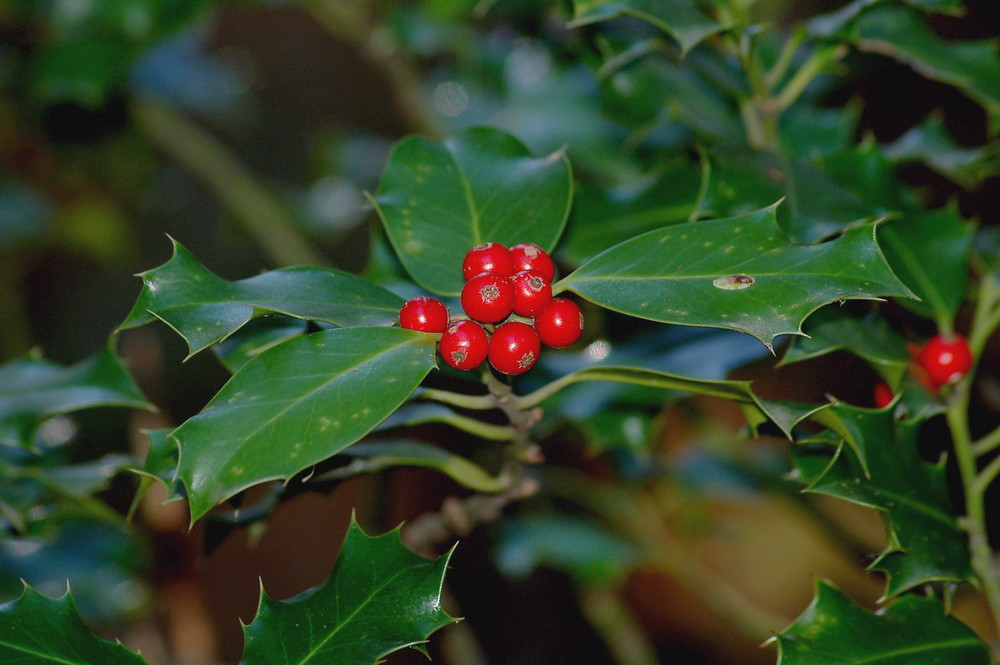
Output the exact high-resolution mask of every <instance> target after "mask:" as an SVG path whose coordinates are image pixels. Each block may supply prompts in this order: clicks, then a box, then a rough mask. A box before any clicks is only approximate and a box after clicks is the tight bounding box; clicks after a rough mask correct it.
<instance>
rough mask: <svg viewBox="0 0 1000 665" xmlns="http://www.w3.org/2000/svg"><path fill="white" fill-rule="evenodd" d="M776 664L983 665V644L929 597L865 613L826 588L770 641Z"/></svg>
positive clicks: (986, 659)
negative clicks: (958, 664)
mask: <svg viewBox="0 0 1000 665" xmlns="http://www.w3.org/2000/svg"><path fill="white" fill-rule="evenodd" d="M773 641H774V642H775V643H776V644H777V646H778V653H779V655H778V665H831V663H841V664H843V665H860V664H861V663H865V664H867V665H904V663H905V664H916V663H921V664H926V665H932V664H936V663H940V664H942V665H943V664H944V663H962V665H987V663H989V662H990V658H989V651H988V650H987V648H986V645H985V644H983V642H982V641H981V640H980V639H979V638H978V637H976V634H975V633H973V632H972V630H970V629H969V627H968V626H966V625H965V624H963V623H962V622H961V621H959V620H958V619H956V618H954V617H951V616H948V615H947V614H945V612H944V607H943V606H942V604H941V602H940V601H939V600H937V599H936V598H934V597H927V598H923V597H919V596H912V595H910V596H903V597H902V598H899V599H897V600H896V601H894V602H893V603H892V605H890V606H889V607H888V608H886V609H885V610H884V611H881V612H879V613H878V614H871V613H869V612H867V611H865V610H864V609H862V608H860V607H858V606H857V605H855V604H854V603H852V602H851V601H850V599H849V598H847V596H845V595H844V594H843V593H841V592H840V591H838V590H837V589H835V588H833V587H832V586H830V585H829V584H826V583H823V582H820V583H818V584H817V585H816V596H815V598H814V599H813V602H812V604H811V605H809V607H808V608H807V609H806V611H805V612H803V613H802V615H801V616H800V617H799V618H798V619H796V620H795V623H793V624H792V625H791V626H789V627H788V628H786V629H785V630H783V631H781V632H780V633H778V635H776V636H775V637H774V638H773Z"/></svg>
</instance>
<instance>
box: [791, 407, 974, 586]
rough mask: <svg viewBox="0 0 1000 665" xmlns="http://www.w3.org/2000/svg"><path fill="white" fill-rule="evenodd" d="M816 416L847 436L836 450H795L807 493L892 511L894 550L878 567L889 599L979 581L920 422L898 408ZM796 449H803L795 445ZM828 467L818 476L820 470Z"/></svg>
mask: <svg viewBox="0 0 1000 665" xmlns="http://www.w3.org/2000/svg"><path fill="white" fill-rule="evenodd" d="M814 418H815V419H816V420H817V421H818V422H821V423H822V424H824V425H827V426H828V427H830V428H831V429H832V430H833V431H835V432H836V433H837V434H838V435H840V436H841V437H842V438H843V442H842V443H840V444H839V445H836V446H833V445H828V446H819V447H805V448H801V449H793V453H794V456H795V458H796V467H797V468H798V469H799V470H800V472H801V473H802V476H803V477H804V479H805V480H807V481H808V482H809V485H808V487H807V491H809V492H815V493H820V494H827V495H830V496H835V497H838V498H841V499H844V500H846V501H851V502H853V503H858V504H861V505H864V506H869V507H871V508H874V509H876V510H879V511H883V512H884V513H885V517H886V520H885V523H886V531H887V540H888V545H887V547H886V549H885V551H884V552H882V554H881V555H880V556H879V557H878V559H877V560H876V561H875V562H874V563H872V565H871V568H872V569H874V570H880V571H883V572H884V573H885V574H886V577H887V578H888V579H887V583H886V592H885V594H886V596H887V597H891V596H895V595H897V594H899V593H902V592H904V591H906V590H908V589H912V588H913V587H916V586H919V585H922V584H925V583H928V582H939V581H959V582H960V581H965V580H969V579H971V578H972V571H971V570H970V568H969V552H968V546H967V543H966V534H965V532H964V531H963V530H962V529H961V528H960V527H959V526H958V523H957V517H956V511H955V508H954V506H952V504H951V500H950V497H949V495H948V486H947V482H946V478H945V466H944V462H943V461H942V462H940V463H938V464H934V465H932V464H928V463H926V462H924V461H923V460H922V459H921V458H920V453H919V451H918V449H917V432H918V429H919V427H920V422H917V421H907V422H903V423H898V422H896V421H895V420H894V418H893V413H892V409H884V410H878V411H876V410H871V409H861V408H858V407H852V406H847V405H843V404H838V405H835V406H832V407H830V408H828V409H825V410H824V411H822V412H820V413H818V414H816V415H815V416H814ZM796 448H797V447H796ZM824 461H825V466H824V467H822V471H821V472H820V474H819V475H818V476H814V477H809V469H812V470H813V471H815V470H817V469H819V468H820V466H819V465H821V464H822V463H823V462H824Z"/></svg>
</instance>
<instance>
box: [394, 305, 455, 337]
mask: <svg viewBox="0 0 1000 665" xmlns="http://www.w3.org/2000/svg"><path fill="white" fill-rule="evenodd" d="M399 325H400V327H402V328H406V329H407V330H419V331H420V332H430V333H440V332H444V329H445V328H447V327H448V308H447V307H445V306H444V303H443V302H441V301H440V300H438V299H436V298H429V297H427V296H419V297H417V298H411V299H410V300H407V301H406V302H405V303H404V304H403V307H402V308H400V310H399Z"/></svg>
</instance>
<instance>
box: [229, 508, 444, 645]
mask: <svg viewBox="0 0 1000 665" xmlns="http://www.w3.org/2000/svg"><path fill="white" fill-rule="evenodd" d="M449 557H450V554H449V555H445V556H442V557H441V558H439V559H438V560H437V561H430V560H428V559H425V558H423V557H421V556H419V555H417V554H414V553H413V552H411V551H409V550H408V549H406V548H405V547H403V544H402V543H401V542H400V538H399V531H398V530H396V531H390V532H389V533H387V534H385V535H382V536H376V537H374V538H372V537H369V536H367V535H366V534H365V533H364V532H363V531H362V530H361V527H359V526H358V525H357V524H356V523H355V522H353V521H352V522H351V526H350V528H349V529H348V531H347V538H346V539H345V540H344V545H343V546H342V547H341V549H340V554H339V555H338V556H337V563H336V564H335V565H334V568H333V572H332V573H331V575H330V578H329V579H328V580H327V581H326V582H325V583H323V584H322V585H320V586H318V587H314V588H312V589H310V590H308V591H306V592H305V593H302V594H300V595H298V596H296V597H295V598H292V599H289V600H287V601H284V602H279V601H274V600H271V599H270V598H269V597H268V596H267V594H266V593H264V591H263V590H261V596H260V606H259V607H258V609H257V616H256V617H255V618H254V620H253V623H251V624H250V625H249V626H246V628H245V629H244V632H245V637H246V649H245V651H244V654H243V660H241V661H240V663H241V665H264V664H266V665H273V664H274V663H282V665H305V664H306V663H317V664H318V663H345V664H346V663H351V664H352V665H374V664H375V663H378V662H381V661H382V658H384V657H385V656H387V655H388V654H390V653H392V652H393V651H398V650H399V649H402V648H404V647H419V645H421V644H423V643H425V642H426V641H427V638H428V637H429V636H430V634H431V633H433V632H434V631H436V630H437V629H439V628H441V627H443V626H445V625H447V624H449V623H451V622H452V621H454V619H452V618H451V617H449V616H448V615H447V614H446V613H445V612H444V610H442V609H441V585H442V583H443V579H444V572H445V569H446V568H447V566H448V559H449Z"/></svg>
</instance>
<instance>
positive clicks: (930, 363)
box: [874, 335, 972, 409]
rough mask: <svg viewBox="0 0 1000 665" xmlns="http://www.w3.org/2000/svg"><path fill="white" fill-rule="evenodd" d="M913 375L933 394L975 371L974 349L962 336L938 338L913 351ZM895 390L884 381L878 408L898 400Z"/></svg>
mask: <svg viewBox="0 0 1000 665" xmlns="http://www.w3.org/2000/svg"><path fill="white" fill-rule="evenodd" d="M914 360H915V361H916V367H915V368H914V371H913V373H914V375H916V377H917V379H918V380H920V381H921V382H922V383H924V385H925V387H927V388H928V389H929V390H930V391H931V392H937V391H938V390H939V389H940V388H941V386H945V385H949V384H952V383H957V382H958V381H959V380H960V379H961V378H962V377H963V376H965V375H966V374H968V372H969V370H970V369H972V350H971V349H970V348H969V342H968V340H966V339H965V338H964V337H962V336H961V335H936V336H935V337H932V338H931V339H929V340H928V341H927V343H926V344H924V346H923V347H921V348H919V349H914ZM895 397H896V396H895V395H893V394H892V388H890V387H889V384H887V383H885V382H884V381H880V382H879V383H878V384H876V386H875V394H874V400H875V406H877V407H878V408H880V409H884V408H885V407H887V406H889V404H891V403H892V400H893V399H895Z"/></svg>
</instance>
